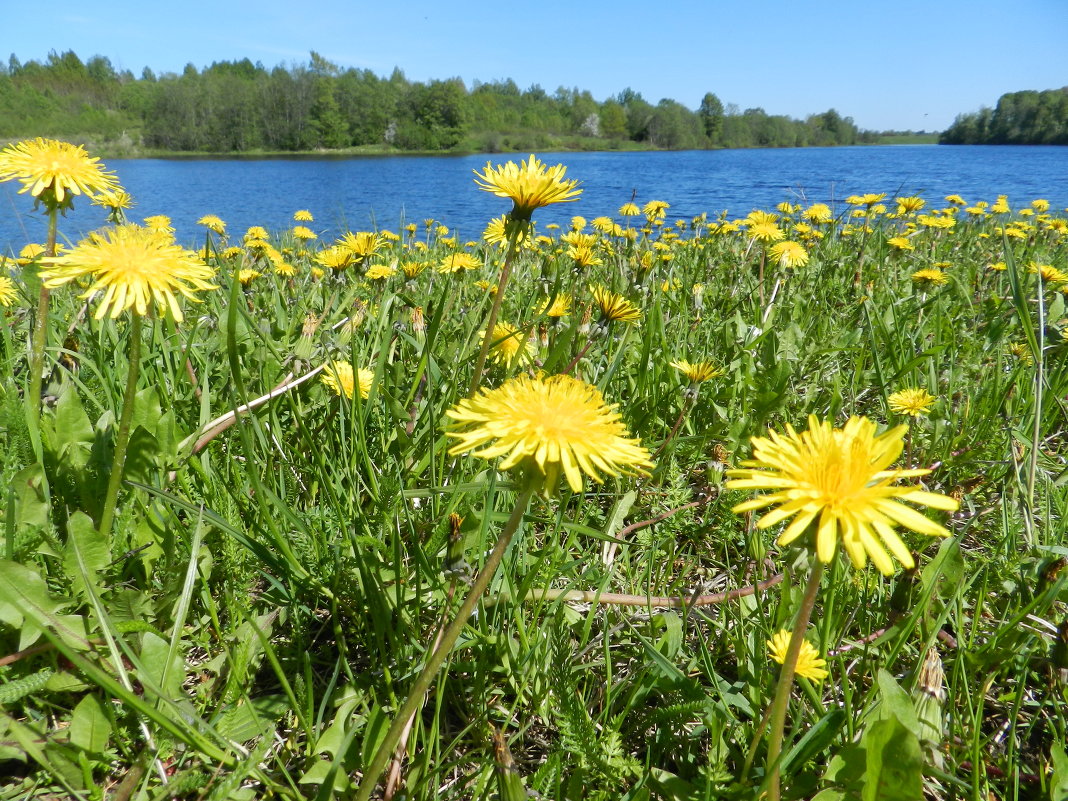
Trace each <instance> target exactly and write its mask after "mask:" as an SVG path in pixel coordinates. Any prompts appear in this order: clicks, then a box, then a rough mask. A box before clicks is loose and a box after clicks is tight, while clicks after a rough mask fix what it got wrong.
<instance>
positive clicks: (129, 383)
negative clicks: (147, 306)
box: [100, 314, 141, 537]
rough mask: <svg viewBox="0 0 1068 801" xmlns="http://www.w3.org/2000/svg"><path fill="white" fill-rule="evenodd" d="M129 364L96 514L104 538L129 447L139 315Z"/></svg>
mask: <svg viewBox="0 0 1068 801" xmlns="http://www.w3.org/2000/svg"><path fill="white" fill-rule="evenodd" d="M129 360H130V364H129V366H128V367H127V370H126V391H125V392H124V393H123V396H122V415H121V416H120V417H119V430H118V434H117V435H116V437H115V456H114V458H113V459H112V461H111V477H110V478H109V479H108V491H107V495H105V496H104V511H103V512H102V513H101V514H100V533H101V535H102V536H104V537H107V536H108V535H109V534H111V524H112V522H113V521H114V519H115V502H116V501H117V500H118V497H119V487H120V486H121V485H122V470H123V467H124V466H125V464H126V446H127V445H129V444H130V425H131V423H132V422H133V410H134V399H135V398H136V396H137V375H138V373H139V372H140V367H141V316H140V315H138V314H132V315H130V356H129Z"/></svg>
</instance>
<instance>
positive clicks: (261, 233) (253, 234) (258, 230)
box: [244, 225, 271, 242]
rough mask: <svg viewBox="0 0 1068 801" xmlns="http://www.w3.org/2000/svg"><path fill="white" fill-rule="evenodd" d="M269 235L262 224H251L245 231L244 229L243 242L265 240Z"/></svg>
mask: <svg viewBox="0 0 1068 801" xmlns="http://www.w3.org/2000/svg"><path fill="white" fill-rule="evenodd" d="M270 238H271V235H270V234H269V233H267V229H266V228H264V227H263V226H262V225H253V226H251V227H250V228H249V229H248V230H247V231H245V238H244V241H245V242H251V241H253V240H260V239H262V240H267V239H270Z"/></svg>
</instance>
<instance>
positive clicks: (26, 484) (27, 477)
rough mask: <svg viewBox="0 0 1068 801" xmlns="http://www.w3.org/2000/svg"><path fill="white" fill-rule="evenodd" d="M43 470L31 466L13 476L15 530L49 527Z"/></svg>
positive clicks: (36, 466) (34, 465)
mask: <svg viewBox="0 0 1068 801" xmlns="http://www.w3.org/2000/svg"><path fill="white" fill-rule="evenodd" d="M43 484H44V470H43V469H42V467H41V465H40V464H39V463H38V464H31V465H30V466H29V467H25V468H23V469H22V470H20V471H19V472H17V473H16V474H15V477H14V478H13V479H12V481H11V486H12V488H13V489H14V490H15V510H16V511H15V515H16V517H15V527H16V530H24V529H31V528H39V529H44V528H48V526H49V520H48V517H49V509H48V504H47V503H46V502H45V496H44V487H43Z"/></svg>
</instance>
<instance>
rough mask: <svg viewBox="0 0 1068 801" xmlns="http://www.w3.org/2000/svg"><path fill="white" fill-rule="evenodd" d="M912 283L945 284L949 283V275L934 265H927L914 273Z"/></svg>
mask: <svg viewBox="0 0 1068 801" xmlns="http://www.w3.org/2000/svg"><path fill="white" fill-rule="evenodd" d="M912 283H914V284H932V285H934V286H944V285H945V284H948V283H949V277H948V276H947V275H946V274H945V273H944V272H942V271H941V270H937V269H935V268H934V267H925V268H924V269H922V270H917V271H916V272H914V273H913V274H912Z"/></svg>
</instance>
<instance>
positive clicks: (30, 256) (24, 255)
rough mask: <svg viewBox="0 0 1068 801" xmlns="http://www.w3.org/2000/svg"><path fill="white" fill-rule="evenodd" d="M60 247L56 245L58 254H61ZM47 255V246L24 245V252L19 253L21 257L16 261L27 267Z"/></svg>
mask: <svg viewBox="0 0 1068 801" xmlns="http://www.w3.org/2000/svg"><path fill="white" fill-rule="evenodd" d="M59 248H60V245H56V252H57V253H58V252H59ZM43 255H45V246H44V245H41V244H38V243H37V242H31V243H30V244H28V245H24V246H23V248H22V250H20V251H19V257H18V258H17V259H15V261H16V262H17V263H18V264H19V265H21V266H23V267H25V266H26V265H27V264H32V263H33V261H34V260H35V259H38V258H40V257H41V256H43Z"/></svg>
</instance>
